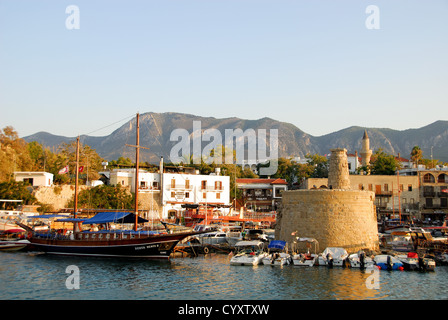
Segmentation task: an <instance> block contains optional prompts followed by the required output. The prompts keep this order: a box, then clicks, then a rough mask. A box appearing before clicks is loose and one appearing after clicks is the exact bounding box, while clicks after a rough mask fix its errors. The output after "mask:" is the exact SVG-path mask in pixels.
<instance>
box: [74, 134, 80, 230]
mask: <svg viewBox="0 0 448 320" xmlns="http://www.w3.org/2000/svg"><path fill="white" fill-rule="evenodd" d="M78 171H79V136H78V137H77V138H76V168H75V200H74V202H75V203H74V207H73V211H74V212H73V217H74V218H75V219H76V218H77V216H78V215H77V212H78ZM73 231H74V232H77V231H78V224H77V223H76V222H75V224H74V230H73Z"/></svg>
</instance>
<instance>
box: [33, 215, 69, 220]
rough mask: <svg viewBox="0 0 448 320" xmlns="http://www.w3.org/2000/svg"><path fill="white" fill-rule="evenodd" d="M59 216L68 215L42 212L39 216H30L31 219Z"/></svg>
mask: <svg viewBox="0 0 448 320" xmlns="http://www.w3.org/2000/svg"><path fill="white" fill-rule="evenodd" d="M58 217H61V218H62V217H67V216H66V215H61V214H41V215H38V216H30V217H29V218H31V219H51V218H58Z"/></svg>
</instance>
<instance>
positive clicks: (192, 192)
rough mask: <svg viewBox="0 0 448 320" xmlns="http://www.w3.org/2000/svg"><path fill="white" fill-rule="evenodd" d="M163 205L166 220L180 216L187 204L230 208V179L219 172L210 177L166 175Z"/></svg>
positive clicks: (182, 174) (163, 182) (163, 185)
mask: <svg viewBox="0 0 448 320" xmlns="http://www.w3.org/2000/svg"><path fill="white" fill-rule="evenodd" d="M162 204H163V217H164V218H167V217H171V216H175V215H178V214H179V213H180V212H181V211H182V210H184V209H183V208H182V205H185V204H197V205H203V206H207V205H210V206H217V207H220V206H229V205H230V177H229V176H221V175H219V172H216V173H213V174H210V175H202V174H189V173H164V174H163V178H162ZM224 211H227V210H223V213H224Z"/></svg>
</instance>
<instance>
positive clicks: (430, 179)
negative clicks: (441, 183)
mask: <svg viewBox="0 0 448 320" xmlns="http://www.w3.org/2000/svg"><path fill="white" fill-rule="evenodd" d="M435 181H436V180H435V179H434V176H433V175H432V174H430V173H427V174H425V175H424V176H423V182H425V183H433V182H435Z"/></svg>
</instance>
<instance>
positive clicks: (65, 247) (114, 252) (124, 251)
mask: <svg viewBox="0 0 448 320" xmlns="http://www.w3.org/2000/svg"><path fill="white" fill-rule="evenodd" d="M139 130H140V125H139V114H138V113H137V117H136V145H135V146H131V147H134V148H136V157H135V158H136V166H135V167H136V168H135V172H136V177H135V190H138V183H139V179H138V173H139V150H140V148H142V147H141V146H140V135H139ZM75 172H76V179H75V196H74V198H75V199H74V210H73V217H70V218H66V219H60V220H58V221H62V222H72V223H73V231H72V232H64V231H63V230H59V231H58V232H45V233H41V232H36V231H35V230H33V229H32V228H30V227H28V226H26V225H22V224H20V226H21V227H22V228H25V229H27V230H28V231H29V241H30V246H31V248H32V249H33V250H36V251H40V252H44V253H48V254H57V255H75V256H94V257H126V258H147V259H169V257H170V255H171V253H172V251H173V249H174V247H175V246H176V245H177V243H178V242H179V241H181V240H182V239H184V238H186V237H189V236H192V235H197V234H201V233H204V232H202V231H198V232H195V231H185V232H172V231H170V230H168V228H167V227H166V230H164V231H143V230H141V228H140V229H139V224H141V223H143V222H148V221H147V220H146V219H143V218H141V217H139V215H138V212H139V211H138V203H139V202H138V192H136V193H135V197H134V198H135V208H134V212H133V213H132V212H101V213H98V214H97V215H95V216H94V217H92V218H90V219H82V218H78V209H77V205H78V204H77V202H78V173H79V137H78V138H77V147H76V169H75ZM111 223H120V224H129V223H131V224H132V223H133V225H134V228H133V229H126V230H112V229H111V228H109V227H108V226H110V224H111ZM82 225H100V226H103V227H104V229H103V230H100V231H87V230H83V228H82ZM61 231H62V232H61Z"/></svg>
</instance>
